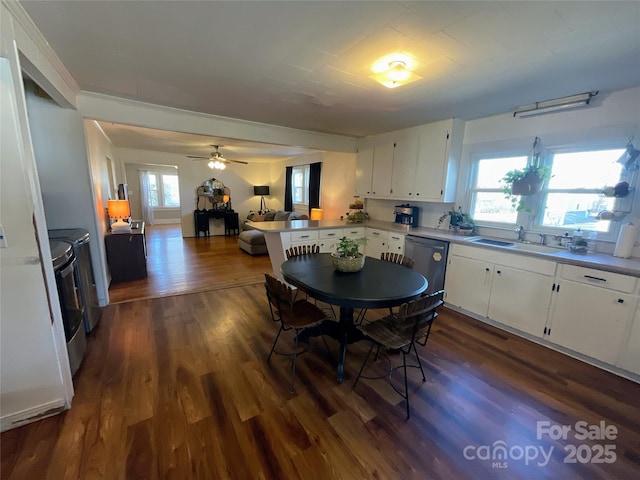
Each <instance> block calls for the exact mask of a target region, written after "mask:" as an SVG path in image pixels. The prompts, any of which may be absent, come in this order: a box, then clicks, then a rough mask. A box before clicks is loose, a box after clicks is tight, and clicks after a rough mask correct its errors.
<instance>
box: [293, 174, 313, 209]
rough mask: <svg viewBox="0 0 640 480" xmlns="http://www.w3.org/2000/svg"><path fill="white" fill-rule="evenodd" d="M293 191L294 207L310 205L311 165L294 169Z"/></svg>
mask: <svg viewBox="0 0 640 480" xmlns="http://www.w3.org/2000/svg"><path fill="white" fill-rule="evenodd" d="M291 184H292V190H291V195H292V197H293V204H294V205H308V204H309V165H300V166H298V167H293V172H292V175H291Z"/></svg>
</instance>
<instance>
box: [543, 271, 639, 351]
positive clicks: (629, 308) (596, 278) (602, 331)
mask: <svg viewBox="0 0 640 480" xmlns="http://www.w3.org/2000/svg"><path fill="white" fill-rule="evenodd" d="M635 282H636V280H635V278H633V277H628V276H624V275H618V274H614V273H609V272H603V271H599V270H593V269H587V268H582V267H575V266H570V265H564V266H563V270H562V273H561V275H560V279H559V281H558V283H557V285H556V291H555V294H554V298H553V303H552V308H551V315H550V317H549V323H548V326H547V334H546V338H547V339H548V340H549V341H551V342H553V343H557V344H558V345H561V346H563V347H565V348H568V349H571V350H574V351H576V352H579V353H582V354H584V355H588V356H589V357H592V358H595V359H597V360H600V361H602V362H606V363H610V364H615V363H616V362H617V360H618V356H619V354H620V352H621V351H622V347H623V343H624V342H623V341H624V338H625V335H626V334H627V331H628V327H629V325H630V322H631V321H632V319H633V315H634V314H635V312H636V298H635V297H634V296H633V295H632V294H631V292H633V291H634V290H635ZM609 285H611V287H613V288H611V287H610V286H609ZM621 290H626V292H625V291H621Z"/></svg>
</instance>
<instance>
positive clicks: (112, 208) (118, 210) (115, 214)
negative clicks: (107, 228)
mask: <svg viewBox="0 0 640 480" xmlns="http://www.w3.org/2000/svg"><path fill="white" fill-rule="evenodd" d="M107 210H108V211H109V218H110V219H112V220H115V222H114V223H112V224H111V233H131V224H129V223H127V222H125V221H124V220H125V219H128V218H130V217H131V209H130V208H129V200H109V201H108V202H107Z"/></svg>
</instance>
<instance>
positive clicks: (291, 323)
mask: <svg viewBox="0 0 640 480" xmlns="http://www.w3.org/2000/svg"><path fill="white" fill-rule="evenodd" d="M264 278H265V282H264V285H265V288H266V291H267V299H268V301H269V310H270V312H271V319H272V320H273V321H274V322H276V323H279V324H280V329H279V330H278V333H277V335H276V338H275V340H274V341H273V345H271V351H270V352H269V356H268V357H267V363H269V362H270V361H271V355H273V353H277V354H278V355H288V356H291V388H290V392H292V393H293V392H294V391H295V390H294V381H295V375H296V360H297V358H298V355H300V354H302V353H304V352H306V349H305V350H303V351H301V352H299V351H298V342H299V340H300V335H301V334H302V333H303V332H304V331H305V330H306V329H308V328H310V327H318V330H319V332H320V335H321V336H322V341H323V342H324V345H325V347H326V348H327V352H328V353H329V356H331V352H330V351H329V345H328V344H327V340H326V339H325V338H324V334H323V332H322V323H323V322H324V321H325V320H328V319H329V317H328V316H327V314H326V313H325V312H323V311H322V310H321V309H320V308H318V307H317V306H316V305H314V304H313V303H310V302H308V301H307V300H299V299H296V291H295V290H294V289H293V288H291V287H290V286H289V285H287V284H285V283H284V282H281V281H280V280H278V279H277V278H275V277H274V276H272V275H269V274H268V273H265V274H264ZM289 330H293V331H295V337H294V340H293V353H283V352H279V351H277V350H276V344H277V343H278V339H279V338H280V334H281V333H282V332H286V331H289ZM308 342H309V340H308V337H307V344H308Z"/></svg>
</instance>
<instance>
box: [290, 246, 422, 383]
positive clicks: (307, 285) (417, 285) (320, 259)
mask: <svg viewBox="0 0 640 480" xmlns="http://www.w3.org/2000/svg"><path fill="white" fill-rule="evenodd" d="M280 269H281V272H282V276H283V277H284V279H285V280H286V281H287V282H289V283H290V284H291V285H295V286H296V287H298V288H299V289H300V290H302V291H304V292H305V293H307V294H308V295H309V296H311V297H313V298H315V299H318V300H320V301H322V302H326V303H329V304H331V305H337V306H338V307H340V339H339V340H340V355H339V358H338V383H342V381H343V380H344V362H345V357H346V353H347V345H348V344H349V335H350V333H351V332H352V331H353V330H354V324H353V311H354V309H355V308H367V309H369V308H389V307H394V306H397V305H401V304H403V303H405V302H408V301H409V300H412V299H414V298H415V297H417V296H419V295H420V294H421V293H423V292H424V291H426V290H427V287H428V285H429V282H427V279H426V278H425V277H424V276H423V275H422V274H420V273H418V272H416V271H415V270H412V269H410V268H407V267H405V266H402V265H398V264H396V263H392V262H386V261H384V260H378V259H377V258H373V257H367V258H366V260H365V263H364V267H363V268H362V270H360V271H359V272H351V273H343V272H338V271H337V270H335V268H334V266H333V262H332V260H331V254H329V253H320V254H314V255H301V256H298V257H293V258H291V259H289V260H287V261H285V262H284V263H283V264H282V266H281V267H280Z"/></svg>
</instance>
